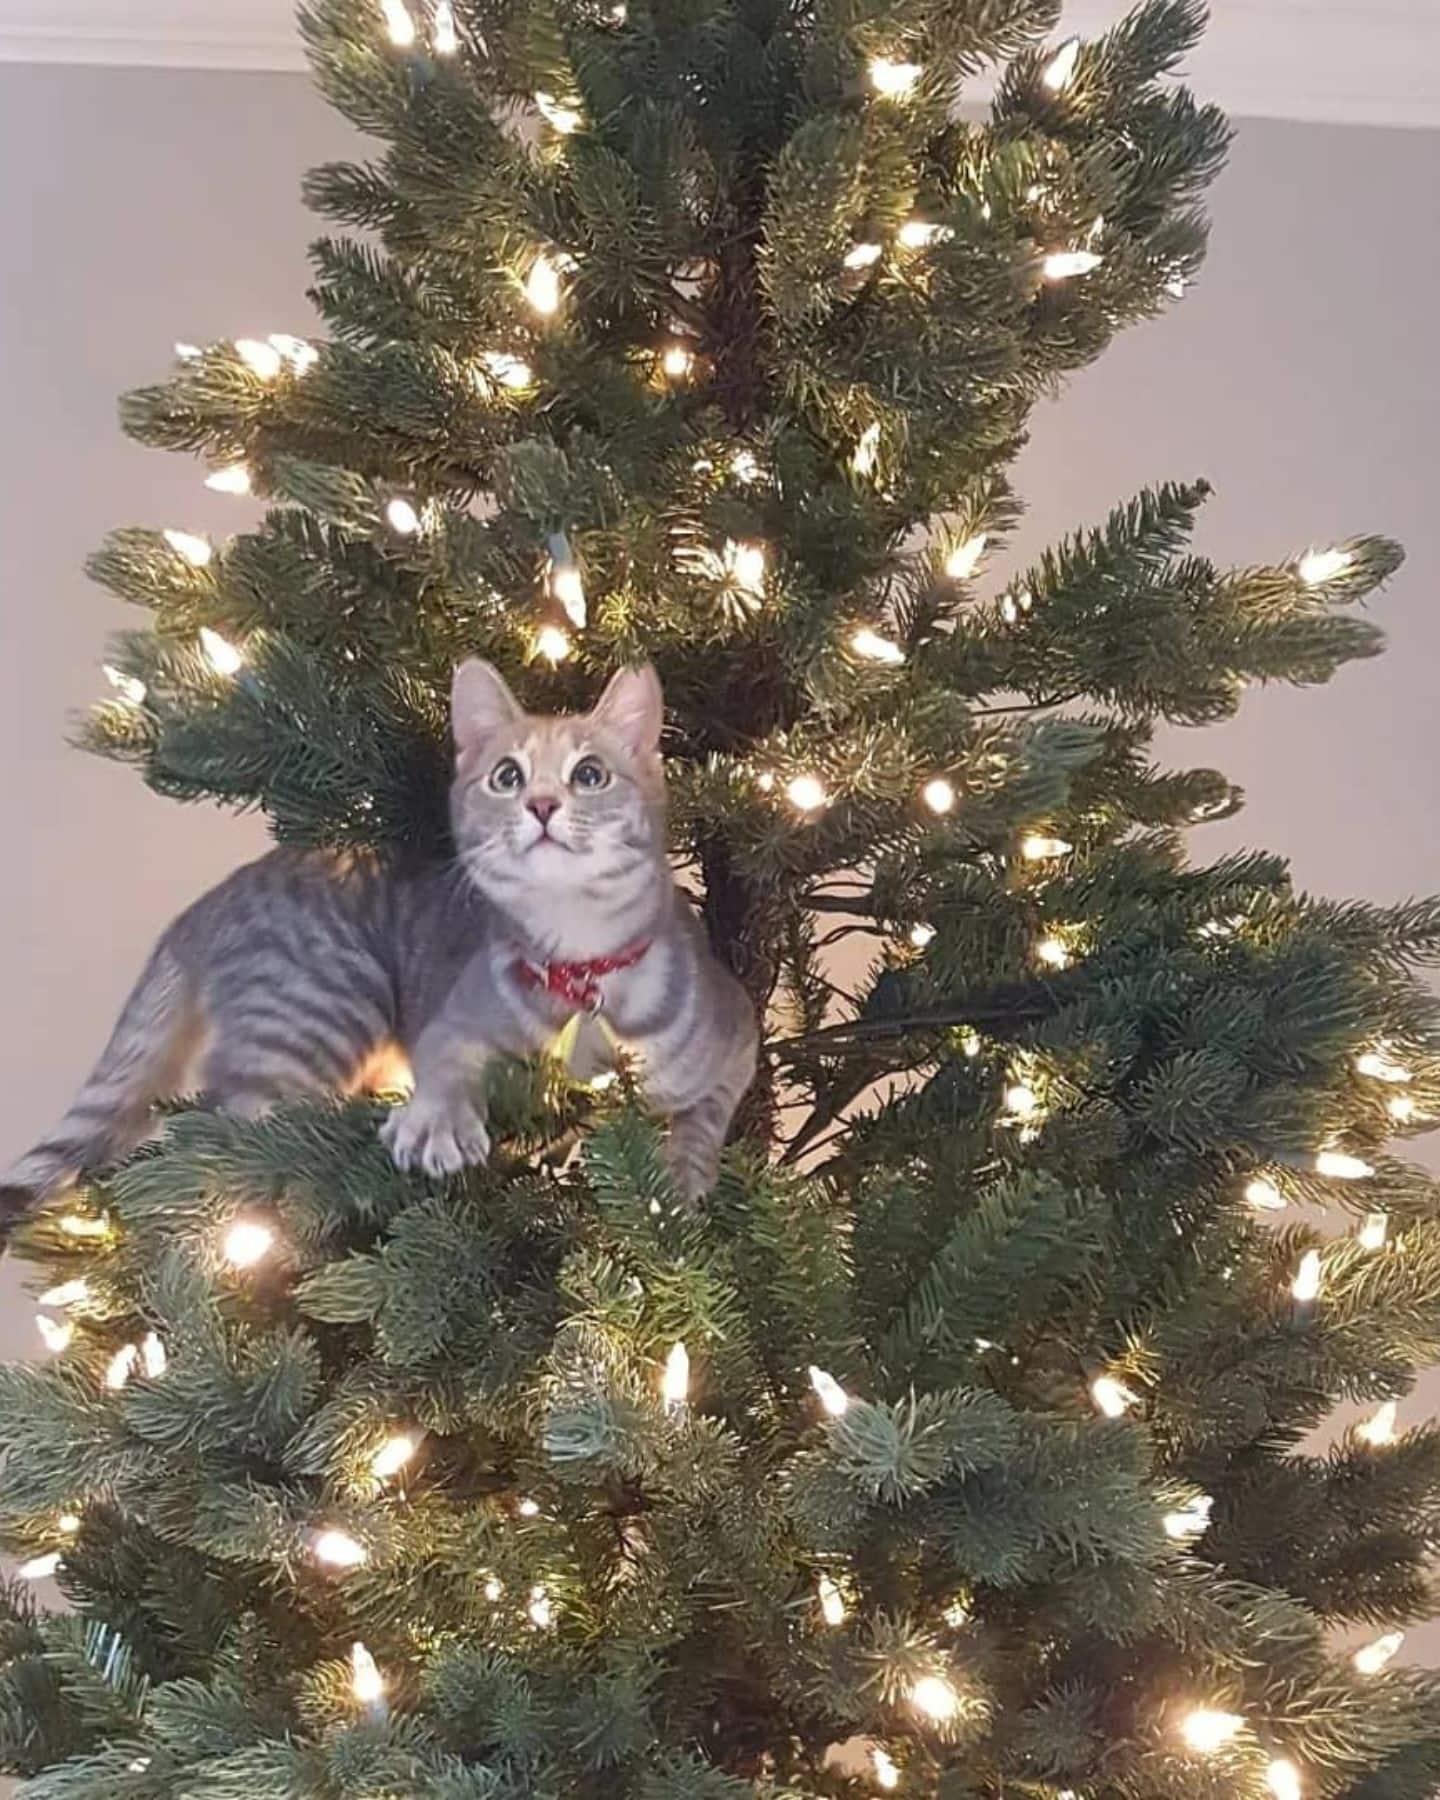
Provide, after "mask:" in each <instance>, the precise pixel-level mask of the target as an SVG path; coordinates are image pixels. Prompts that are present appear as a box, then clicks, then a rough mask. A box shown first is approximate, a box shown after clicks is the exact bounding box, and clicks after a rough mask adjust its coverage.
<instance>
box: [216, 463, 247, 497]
mask: <svg viewBox="0 0 1440 1800" xmlns="http://www.w3.org/2000/svg"><path fill="white" fill-rule="evenodd" d="M205 485H206V487H207V488H209V489H210V490H211V492H212V493H216V494H248V493H249V492H250V487H251V481H250V471H249V469H247V468H246V467H245V465H244V463H227V464H226V466H225V467H224V468H223V469H216V470H215V471H214V473H213V474H211V475H207V476H206V477H205Z"/></svg>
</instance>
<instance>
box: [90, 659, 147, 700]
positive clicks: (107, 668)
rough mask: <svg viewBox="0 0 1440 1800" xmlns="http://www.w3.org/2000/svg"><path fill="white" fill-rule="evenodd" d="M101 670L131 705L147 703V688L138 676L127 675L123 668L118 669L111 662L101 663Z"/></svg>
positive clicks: (121, 696) (122, 697)
mask: <svg viewBox="0 0 1440 1800" xmlns="http://www.w3.org/2000/svg"><path fill="white" fill-rule="evenodd" d="M100 670H101V673H102V674H103V675H104V677H105V679H106V680H107V681H108V682H109V683H110V685H111V687H112V688H114V690H115V692H116V693H117V694H118V695H119V696H120V698H121V699H122V700H125V701H128V703H129V704H130V705H131V706H143V705H144V704H145V695H146V692H147V689H146V686H145V683H144V682H143V681H141V680H140V679H139V677H138V676H135V675H127V674H126V673H125V671H124V670H123V669H117V668H115V667H114V666H113V665H112V664H110V663H101V665H100Z"/></svg>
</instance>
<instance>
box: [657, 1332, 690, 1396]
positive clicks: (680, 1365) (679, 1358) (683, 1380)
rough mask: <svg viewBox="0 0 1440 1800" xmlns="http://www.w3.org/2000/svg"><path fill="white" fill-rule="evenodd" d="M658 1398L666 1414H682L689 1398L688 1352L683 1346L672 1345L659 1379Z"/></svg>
mask: <svg viewBox="0 0 1440 1800" xmlns="http://www.w3.org/2000/svg"><path fill="white" fill-rule="evenodd" d="M660 1398H661V1399H662V1400H663V1401H664V1403H665V1410H666V1412H668V1413H678V1412H683V1411H684V1408H685V1403H686V1402H687V1401H688V1400H689V1398H690V1352H689V1351H688V1350H687V1349H686V1348H685V1346H684V1344H672V1345H671V1347H670V1354H669V1355H668V1356H667V1357H666V1358H665V1373H664V1374H663V1375H662V1376H661V1378H660Z"/></svg>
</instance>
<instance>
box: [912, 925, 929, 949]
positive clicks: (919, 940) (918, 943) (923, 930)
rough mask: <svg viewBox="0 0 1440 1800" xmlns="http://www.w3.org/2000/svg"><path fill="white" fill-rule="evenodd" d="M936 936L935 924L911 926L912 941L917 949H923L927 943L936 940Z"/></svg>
mask: <svg viewBox="0 0 1440 1800" xmlns="http://www.w3.org/2000/svg"><path fill="white" fill-rule="evenodd" d="M934 938H935V927H934V926H933V925H912V926H911V927H910V942H911V943H912V944H913V945H914V946H915V948H916V949H917V950H923V949H924V948H925V946H926V945H927V944H929V943H932V942H933V941H934Z"/></svg>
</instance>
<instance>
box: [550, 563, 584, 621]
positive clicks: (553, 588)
mask: <svg viewBox="0 0 1440 1800" xmlns="http://www.w3.org/2000/svg"><path fill="white" fill-rule="evenodd" d="M550 593H551V596H552V598H554V599H555V600H558V601H559V603H560V605H561V606H563V607H564V609H565V616H566V618H568V619H569V621H570V623H571V624H572V625H573V626H574V627H575V628H576V630H577V631H578V630H581V629H582V628H583V627H584V624H585V620H586V618H587V616H588V609H587V607H586V604H585V580H584V577H583V576H582V575H581V573H580V565H579V564H578V563H576V562H573V561H572V562H558V563H552V564H551V565H550Z"/></svg>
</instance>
